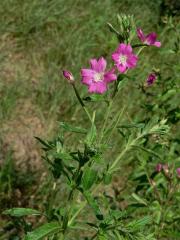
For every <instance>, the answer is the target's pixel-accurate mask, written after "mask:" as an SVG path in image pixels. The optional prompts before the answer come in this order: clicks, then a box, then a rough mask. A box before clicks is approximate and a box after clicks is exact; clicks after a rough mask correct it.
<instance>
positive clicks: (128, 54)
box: [112, 43, 138, 73]
mask: <svg viewBox="0 0 180 240" xmlns="http://www.w3.org/2000/svg"><path fill="white" fill-rule="evenodd" d="M112 59H113V61H114V62H115V65H116V67H117V68H118V70H119V71H120V72H121V73H124V72H125V71H126V70H127V69H128V68H134V67H135V66H136V63H137V59H138V58H137V56H136V55H135V54H133V52H132V47H131V45H130V44H125V43H121V44H119V47H118V48H117V50H116V51H115V52H114V53H113V54H112Z"/></svg>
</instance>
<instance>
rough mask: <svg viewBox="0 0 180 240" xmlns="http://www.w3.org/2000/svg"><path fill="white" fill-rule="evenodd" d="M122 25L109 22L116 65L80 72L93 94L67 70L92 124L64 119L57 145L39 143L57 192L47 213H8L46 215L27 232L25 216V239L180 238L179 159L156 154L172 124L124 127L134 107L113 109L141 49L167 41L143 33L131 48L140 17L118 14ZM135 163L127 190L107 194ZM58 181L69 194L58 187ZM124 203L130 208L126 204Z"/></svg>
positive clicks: (93, 63) (96, 62) (13, 212)
mask: <svg viewBox="0 0 180 240" xmlns="http://www.w3.org/2000/svg"><path fill="white" fill-rule="evenodd" d="M118 24H119V26H120V27H119V29H116V28H115V27H113V26H112V25H111V24H110V23H108V26H109V28H110V30H111V31H112V32H113V33H114V34H116V36H117V39H118V40H119V45H118V46H117V49H116V50H115V51H114V52H113V53H112V54H111V56H112V60H113V62H114V65H113V67H112V68H110V67H107V61H106V59H105V58H104V57H100V58H99V59H95V58H93V59H91V60H90V68H87V69H84V68H83V69H81V77H82V80H81V83H82V84H84V85H86V86H87V87H88V92H89V93H90V95H89V96H88V97H84V98H82V97H81V94H80V93H79V90H78V87H77V84H78V82H77V80H75V78H74V76H73V74H72V73H71V72H69V71H67V70H64V71H63V76H64V77H65V78H66V79H67V82H68V83H69V84H70V85H71V86H72V89H73V91H74V93H75V96H76V97H77V100H78V102H79V103H80V105H81V107H82V110H83V111H84V113H85V114H86V115H87V120H88V121H89V122H88V123H87V125H88V126H89V127H82V126H81V127H79V126H78V127H75V126H72V125H70V124H69V123H64V122H61V123H60V128H61V131H60V134H59V136H58V137H57V138H56V139H55V140H53V141H44V140H42V139H40V138H37V139H38V140H39V141H40V143H41V144H42V145H43V150H44V156H43V159H44V160H45V161H46V162H47V164H48V167H49V171H50V173H51V176H52V179H53V184H52V193H50V197H49V198H48V200H47V201H48V203H47V205H46V207H45V211H44V212H43V213H41V212H39V211H37V210H33V209H23V208H14V209H10V210H7V211H5V212H4V213H5V214H8V215H10V216H13V217H20V218H24V216H26V215H44V216H45V219H46V221H47V222H45V223H44V224H43V225H41V226H38V227H37V228H35V229H34V230H33V229H31V227H27V224H26V222H25V220H24V219H23V220H24V221H23V222H22V225H23V227H24V231H25V239H26V240H30V239H31V240H37V239H51V240H52V239H54V240H55V239H67V240H70V239H86V240H88V239H99V240H105V239H121V240H132V239H133V240H135V239H137V240H140V239H142V240H145V239H146V240H153V239H165V238H164V237H167V236H179V233H178V231H177V229H178V228H177V224H178V220H179V217H178V216H177V215H175V214H174V213H173V211H174V210H175V209H174V206H177V202H178V201H179V192H178V191H179V187H180V186H179V180H180V168H178V166H177V164H176V161H175V160H174V162H173V164H171V166H170V165H167V163H166V161H165V160H164V159H163V158H162V157H161V156H160V155H159V154H158V153H157V152H156V149H155V150H153V149H152V145H153V144H154V142H155V143H157V144H156V146H158V147H162V146H163V145H164V142H163V141H165V139H164V135H166V134H168V131H169V127H168V125H167V123H166V122H167V120H165V119H162V120H159V119H158V118H157V117H156V116H155V117H153V118H152V119H150V120H149V121H146V122H143V121H142V122H138V123H137V122H130V123H126V124H121V119H122V116H123V114H124V113H125V111H127V110H126V109H125V107H122V109H119V111H118V112H116V113H114V111H113V106H114V105H116V104H117V100H118V98H121V96H120V95H119V93H120V92H121V91H122V88H123V85H124V84H127V83H128V81H129V79H130V76H129V75H128V76H127V72H130V71H133V69H134V68H136V66H137V64H138V61H139V58H140V53H141V51H142V50H143V49H144V48H145V47H150V46H155V47H160V46H161V43H160V42H159V41H156V38H157V36H156V33H154V32H152V33H150V34H148V35H145V34H144V33H143V31H142V30H141V29H140V28H138V29H137V37H138V39H140V41H141V43H139V42H137V44H135V45H132V44H131V42H132V36H134V34H133V33H134V31H135V25H134V21H133V17H132V16H125V15H121V16H118ZM137 49H138V50H137ZM157 78H158V74H157V73H156V72H151V73H149V76H147V79H146V80H145V87H150V86H151V85H153V84H154V83H155V81H156V80H157ZM88 101H90V102H92V103H95V104H96V106H97V104H98V108H101V106H100V104H102V103H103V104H104V103H105V104H106V111H105V112H103V117H102V119H100V121H96V119H97V116H96V115H97V113H96V112H97V111H96V110H93V107H92V105H89V106H90V107H89V106H88ZM66 132H70V133H74V134H77V135H78V134H79V135H80V136H82V137H79V138H80V141H79V143H78V144H76V145H75V147H72V146H70V145H67V146H66V134H65V133H66ZM116 133H117V134H119V135H118V136H120V139H121V146H120V147H118V151H117V152H118V153H114V151H112V150H113V148H112V146H113V145H116V141H117V143H118V142H119V140H118V139H117V137H116V138H115V137H114V136H115V134H116ZM122 141H123V143H122ZM72 148H73V149H72ZM111 151H112V152H111ZM174 151H175V148H174V147H173V146H172V148H171V149H170V151H169V152H170V154H169V157H171V156H174V155H173V154H174ZM109 152H110V153H109ZM107 156H108V157H107ZM125 157H126V158H125ZM149 158H155V159H156V161H154V163H153V162H152V161H151V162H150V163H149V162H148V161H149V160H148V159H149ZM132 159H133V160H134V159H136V166H134V168H133V171H132V170H130V169H129V170H128V168H129V167H127V173H128V172H129V176H128V178H126V179H124V180H122V179H121V181H124V184H123V185H124V187H123V188H122V189H121V190H120V192H119V193H117V191H115V194H114V196H112V195H108V194H107V193H106V191H105V189H106V188H107V185H110V184H113V177H114V175H116V174H121V175H122V173H123V171H125V170H124V169H125V166H128V164H129V163H130V162H131V161H132ZM122 160H124V161H123V165H124V166H122ZM126 164H127V165H126ZM59 179H60V182H61V186H62V185H63V189H64V190H63V192H62V191H60V189H59V185H58V183H59ZM132 186H133V187H132ZM111 188H112V185H111ZM127 189H128V190H129V191H128V192H127ZM59 192H60V193H61V196H59ZM127 193H128V194H127ZM62 194H63V196H62ZM121 194H122V195H121ZM119 195H120V196H119ZM55 199H56V201H55ZM57 199H58V202H57ZM53 201H54V202H53ZM122 202H124V207H122V205H123V204H119V203H122ZM172 203H175V205H174V206H173V204H172ZM178 211H180V210H178ZM173 239H176V238H173Z"/></svg>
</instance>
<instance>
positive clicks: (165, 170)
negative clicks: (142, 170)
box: [163, 164, 169, 175]
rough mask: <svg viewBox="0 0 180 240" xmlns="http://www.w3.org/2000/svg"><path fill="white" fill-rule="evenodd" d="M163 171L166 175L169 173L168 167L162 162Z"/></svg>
mask: <svg viewBox="0 0 180 240" xmlns="http://www.w3.org/2000/svg"><path fill="white" fill-rule="evenodd" d="M163 171H164V174H165V175H168V174H169V167H168V165H167V164H164V165H163Z"/></svg>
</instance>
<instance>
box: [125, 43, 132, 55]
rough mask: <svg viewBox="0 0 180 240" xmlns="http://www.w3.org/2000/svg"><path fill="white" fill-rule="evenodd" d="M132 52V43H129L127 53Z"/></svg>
mask: <svg viewBox="0 0 180 240" xmlns="http://www.w3.org/2000/svg"><path fill="white" fill-rule="evenodd" d="M130 53H132V47H131V45H130V44H128V45H127V46H126V54H130Z"/></svg>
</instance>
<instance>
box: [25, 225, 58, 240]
mask: <svg viewBox="0 0 180 240" xmlns="http://www.w3.org/2000/svg"><path fill="white" fill-rule="evenodd" d="M60 231H62V229H61V226H60V225H59V223H57V222H51V223H45V224H44V225H42V226H40V227H39V228H36V229H35V230H34V231H33V232H29V233H28V234H27V235H26V236H25V240H40V239H43V238H44V237H46V236H49V235H52V234H55V233H57V232H60Z"/></svg>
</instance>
